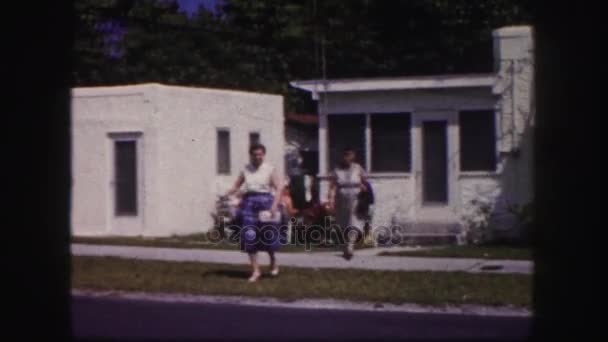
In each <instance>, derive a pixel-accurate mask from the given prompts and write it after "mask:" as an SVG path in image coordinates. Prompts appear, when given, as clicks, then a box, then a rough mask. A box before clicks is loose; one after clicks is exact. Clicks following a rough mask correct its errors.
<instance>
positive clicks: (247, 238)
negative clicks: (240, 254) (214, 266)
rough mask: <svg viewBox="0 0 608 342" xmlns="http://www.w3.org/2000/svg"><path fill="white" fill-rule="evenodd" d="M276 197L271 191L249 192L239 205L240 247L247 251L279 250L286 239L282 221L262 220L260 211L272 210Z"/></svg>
mask: <svg viewBox="0 0 608 342" xmlns="http://www.w3.org/2000/svg"><path fill="white" fill-rule="evenodd" d="M273 200H274V198H273V196H272V195H271V194H269V193H247V194H245V196H244V197H243V199H242V200H241V203H240V205H239V214H238V215H239V218H238V221H239V224H240V225H241V231H240V247H241V250H242V251H244V252H247V253H255V252H258V251H277V250H278V249H279V248H280V246H281V241H282V240H284V237H283V235H284V232H283V229H281V228H282V225H281V223H268V222H263V223H262V222H260V220H259V213H260V211H264V210H270V208H271V207H272V202H273Z"/></svg>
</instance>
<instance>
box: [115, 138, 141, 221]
mask: <svg viewBox="0 0 608 342" xmlns="http://www.w3.org/2000/svg"><path fill="white" fill-rule="evenodd" d="M114 180H115V184H114V186H115V188H114V196H115V199H114V204H115V208H114V209H115V213H116V215H137V145H136V141H135V140H115V141H114Z"/></svg>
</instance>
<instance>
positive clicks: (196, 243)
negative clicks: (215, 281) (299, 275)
mask: <svg viewBox="0 0 608 342" xmlns="http://www.w3.org/2000/svg"><path fill="white" fill-rule="evenodd" d="M72 243H81V244H94V245H112V246H140V247H165V248H201V249H223V250H238V249H239V245H238V244H235V243H232V242H227V241H226V240H223V241H221V242H213V241H210V240H209V238H208V237H207V235H206V234H193V235H186V236H174V237H160V238H143V237H121V236H112V237H77V236H74V237H72ZM371 247H373V245H371V244H369V245H363V244H360V245H357V246H356V249H362V248H371ZM338 250H341V249H340V247H337V246H328V245H325V246H323V245H312V246H311V248H310V249H309V250H307V249H306V248H305V246H303V245H291V244H288V245H285V246H282V247H281V250H280V251H281V252H307V251H308V252H328V251H338Z"/></svg>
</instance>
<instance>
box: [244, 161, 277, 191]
mask: <svg viewBox="0 0 608 342" xmlns="http://www.w3.org/2000/svg"><path fill="white" fill-rule="evenodd" d="M273 172H274V167H272V165H270V164H267V163H266V162H264V163H262V164H261V165H260V166H259V167H258V168H257V169H256V168H255V167H254V166H253V165H251V164H248V165H247V166H245V168H244V169H243V177H244V179H245V182H244V183H243V185H244V188H245V192H264V193H271V192H272V188H271V184H272V183H271V182H272V173H273Z"/></svg>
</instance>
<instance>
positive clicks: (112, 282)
mask: <svg viewBox="0 0 608 342" xmlns="http://www.w3.org/2000/svg"><path fill="white" fill-rule="evenodd" d="M72 272H73V273H72V287H73V288H76V289H82V290H99V291H109V290H120V291H143V292H149V293H160V292H163V293H187V294H195V295H197V294H198V295H203V294H204V295H240V296H252V297H275V298H279V299H283V300H286V301H289V300H295V299H302V298H318V299H322V298H334V299H340V300H351V301H370V302H384V303H394V304H400V303H418V304H427V305H445V304H452V305H460V304H479V305H490V306H506V305H509V306H514V307H525V308H529V307H530V303H531V277H530V276H529V275H522V274H472V273H464V272H453V273H451V272H402V271H369V270H356V269H352V270H344V269H309V268H296V267H283V268H281V274H280V275H279V277H278V278H270V277H266V276H265V277H263V278H262V279H260V281H259V282H258V283H255V284H250V283H247V281H246V280H247V277H248V276H249V269H248V267H247V266H244V265H243V266H237V265H227V264H209V263H196V262H167V261H148V260H135V259H121V258H113V257H88V256H87V257H85V256H74V257H73V258H72Z"/></svg>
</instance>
